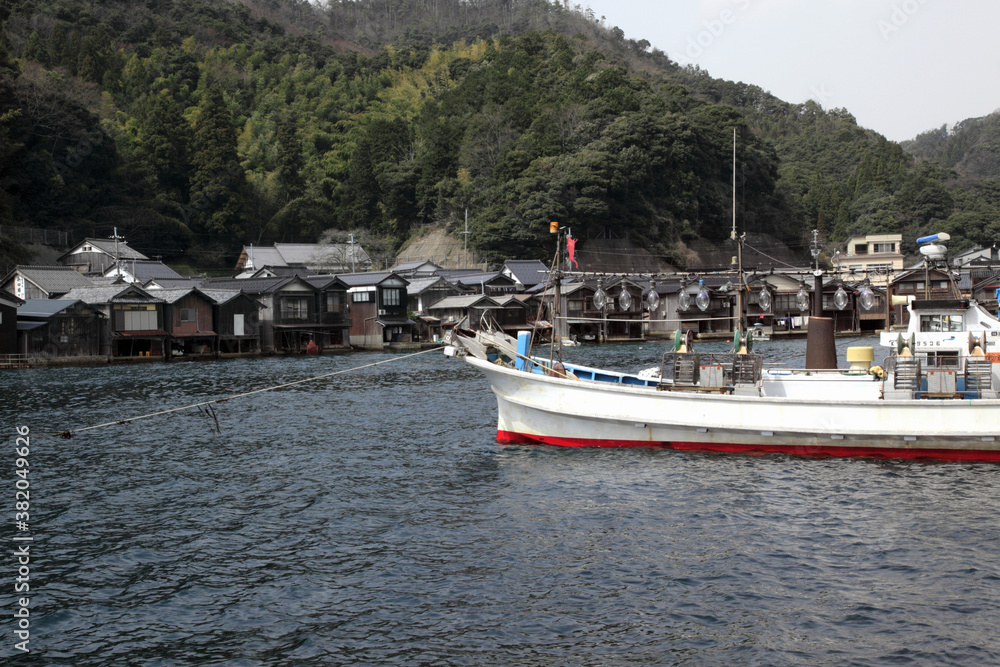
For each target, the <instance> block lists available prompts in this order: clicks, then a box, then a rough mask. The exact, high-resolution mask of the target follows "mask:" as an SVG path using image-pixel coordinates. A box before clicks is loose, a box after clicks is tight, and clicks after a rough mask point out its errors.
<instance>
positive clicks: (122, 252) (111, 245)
mask: <svg viewBox="0 0 1000 667" xmlns="http://www.w3.org/2000/svg"><path fill="white" fill-rule="evenodd" d="M85 244H90V245H92V246H94V247H95V248H97V249H98V250H101V251H103V252H104V253H105V254H107V255H109V256H110V257H114V256H115V240H114V239H90V238H87V239H84V240H83V241H82V242H80V243H78V244H76V246H75V247H74V248H73V250H76V249H77V248H79V247H80V246H82V245H85ZM117 252H118V259H149V258H148V257H146V256H145V255H143V254H142V253H141V252H139V251H138V250H136V249H135V248H133V247H132V246H130V245H129V244H128V243H126V242H125V241H119V242H118V247H117ZM68 254H69V253H66V255H68ZM66 255H63V257H65V256H66Z"/></svg>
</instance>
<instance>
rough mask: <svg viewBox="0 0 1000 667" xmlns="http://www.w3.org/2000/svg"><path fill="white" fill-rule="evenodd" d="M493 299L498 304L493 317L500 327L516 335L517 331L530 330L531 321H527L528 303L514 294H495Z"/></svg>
mask: <svg viewBox="0 0 1000 667" xmlns="http://www.w3.org/2000/svg"><path fill="white" fill-rule="evenodd" d="M493 300H494V301H496V302H497V305H498V306H500V309H499V310H495V311H493V318H494V320H495V321H496V323H497V324H498V325H499V326H500V328H501V329H502V330H503V331H505V332H507V333H508V334H510V335H511V336H515V337H516V336H517V333H518V332H519V331H530V330H531V329H532V323H531V322H529V319H528V318H529V311H530V307H529V305H528V304H527V303H526V302H525V301H524V300H522V299H519V298H517V295H516V294H504V295H502V296H495V297H493Z"/></svg>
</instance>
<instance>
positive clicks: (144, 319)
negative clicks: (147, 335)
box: [119, 306, 157, 331]
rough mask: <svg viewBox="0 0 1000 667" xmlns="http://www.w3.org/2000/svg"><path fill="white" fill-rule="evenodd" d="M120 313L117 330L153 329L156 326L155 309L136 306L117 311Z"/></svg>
mask: <svg viewBox="0 0 1000 667" xmlns="http://www.w3.org/2000/svg"><path fill="white" fill-rule="evenodd" d="M119 312H121V314H122V319H121V328H120V329H119V331H153V330H155V329H156V328H157V327H156V310H155V308H154V309H151V310H147V309H146V307H144V306H138V307H136V308H135V309H134V310H123V311H119Z"/></svg>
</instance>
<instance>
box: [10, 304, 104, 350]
mask: <svg viewBox="0 0 1000 667" xmlns="http://www.w3.org/2000/svg"><path fill="white" fill-rule="evenodd" d="M106 327H107V318H104V317H100V316H99V315H98V311H96V310H95V309H94V308H92V307H91V306H88V305H87V304H85V303H84V302H83V301H80V300H79V299H29V300H28V301H25V302H24V304H23V305H22V306H21V307H19V308H18V309H17V328H18V350H19V352H20V353H21V354H23V355H26V356H27V357H31V358H52V357H91V356H99V355H101V340H102V339H103V338H104V336H105V329H106Z"/></svg>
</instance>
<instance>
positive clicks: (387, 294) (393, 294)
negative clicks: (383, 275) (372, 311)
mask: <svg viewBox="0 0 1000 667" xmlns="http://www.w3.org/2000/svg"><path fill="white" fill-rule="evenodd" d="M401 293H402V290H401V289H399V288H398V287H386V288H385V289H383V290H382V305H383V306H398V305H399V298H400V294H401Z"/></svg>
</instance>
